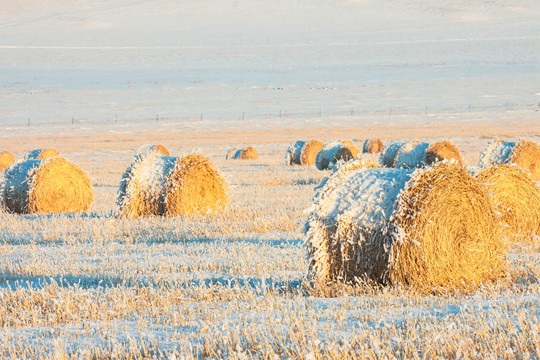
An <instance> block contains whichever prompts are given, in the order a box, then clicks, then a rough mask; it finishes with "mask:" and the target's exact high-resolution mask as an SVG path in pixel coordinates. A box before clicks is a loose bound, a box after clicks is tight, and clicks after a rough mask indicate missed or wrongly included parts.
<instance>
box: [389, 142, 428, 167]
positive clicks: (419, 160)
mask: <svg viewBox="0 0 540 360" xmlns="http://www.w3.org/2000/svg"><path fill="white" fill-rule="evenodd" d="M428 147H429V144H428V143H425V142H421V141H409V142H408V143H405V144H404V145H403V146H402V147H401V148H400V149H399V151H398V152H397V155H396V158H395V160H394V167H395V168H402V169H413V168H417V167H423V166H424V157H425V154H426V150H427V148H428Z"/></svg>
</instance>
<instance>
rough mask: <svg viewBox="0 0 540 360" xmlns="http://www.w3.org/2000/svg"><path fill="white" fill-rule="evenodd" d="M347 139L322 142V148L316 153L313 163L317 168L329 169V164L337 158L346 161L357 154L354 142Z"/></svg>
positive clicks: (333, 162) (336, 160) (335, 161)
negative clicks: (348, 141)
mask: <svg viewBox="0 0 540 360" xmlns="http://www.w3.org/2000/svg"><path fill="white" fill-rule="evenodd" d="M351 144H352V143H347V141H345V143H344V141H333V142H328V143H326V144H324V146H323V148H322V149H321V150H320V151H319V152H318V153H317V157H316V158H315V165H316V166H317V169H319V170H326V169H329V168H330V166H331V165H333V164H335V163H337V162H338V161H339V160H343V161H348V160H350V159H354V158H355V157H356V156H357V155H358V149H357V148H356V146H354V144H352V146H351Z"/></svg>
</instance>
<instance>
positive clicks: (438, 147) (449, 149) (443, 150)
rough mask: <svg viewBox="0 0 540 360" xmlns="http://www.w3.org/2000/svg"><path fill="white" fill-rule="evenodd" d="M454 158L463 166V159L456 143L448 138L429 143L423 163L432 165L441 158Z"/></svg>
mask: <svg viewBox="0 0 540 360" xmlns="http://www.w3.org/2000/svg"><path fill="white" fill-rule="evenodd" d="M445 159H446V160H451V159H454V160H455V161H456V162H457V163H458V164H459V165H461V166H463V159H462V158H461V154H460V153H459V149H458V148H457V146H456V145H454V144H453V143H452V142H450V141H448V140H443V141H438V142H436V143H433V144H430V145H429V146H428V148H427V149H426V153H425V155H424V161H423V162H424V164H426V165H432V164H434V163H436V162H439V161H442V160H445Z"/></svg>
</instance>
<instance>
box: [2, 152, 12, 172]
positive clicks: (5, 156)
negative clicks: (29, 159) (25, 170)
mask: <svg viewBox="0 0 540 360" xmlns="http://www.w3.org/2000/svg"><path fill="white" fill-rule="evenodd" d="M14 161H15V156H14V155H13V154H12V153H10V152H9V151H2V152H0V170H5V169H7V168H8V167H9V165H11V163H13V162H14Z"/></svg>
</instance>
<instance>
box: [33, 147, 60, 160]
mask: <svg viewBox="0 0 540 360" xmlns="http://www.w3.org/2000/svg"><path fill="white" fill-rule="evenodd" d="M58 155H60V153H59V152H58V151H56V150H54V149H51V148H48V149H35V150H31V151H29V152H28V153H27V154H26V156H25V159H27V160H45V159H48V158H50V157H53V156H58Z"/></svg>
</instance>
